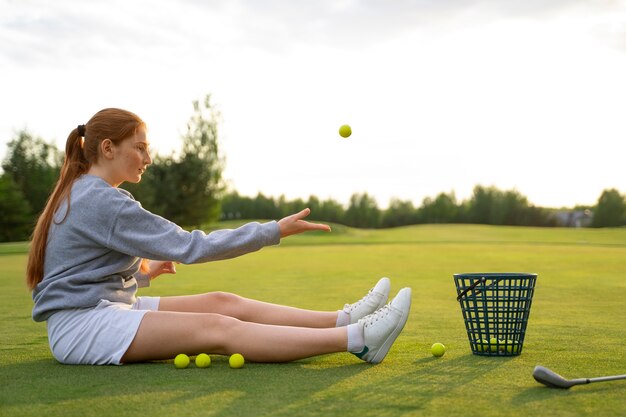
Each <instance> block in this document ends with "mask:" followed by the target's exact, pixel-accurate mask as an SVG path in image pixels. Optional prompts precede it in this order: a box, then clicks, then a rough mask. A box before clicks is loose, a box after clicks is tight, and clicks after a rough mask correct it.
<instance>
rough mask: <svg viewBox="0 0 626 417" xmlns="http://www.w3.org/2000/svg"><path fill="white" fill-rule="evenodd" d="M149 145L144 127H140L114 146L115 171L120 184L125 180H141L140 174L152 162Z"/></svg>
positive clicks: (135, 181) (136, 181)
mask: <svg viewBox="0 0 626 417" xmlns="http://www.w3.org/2000/svg"><path fill="white" fill-rule="evenodd" d="M149 147H150V143H149V142H148V139H147V138H146V129H145V128H144V127H140V128H139V129H137V133H135V134H134V135H133V136H131V137H129V138H127V139H124V140H123V141H122V142H121V143H120V144H119V145H117V146H115V155H116V157H115V171H116V173H117V176H118V177H119V178H118V179H119V180H120V184H121V183H122V182H125V181H128V182H132V183H138V182H139V181H141V175H142V174H143V173H144V172H145V171H146V168H148V165H150V164H151V163H152V158H151V157H150V150H149Z"/></svg>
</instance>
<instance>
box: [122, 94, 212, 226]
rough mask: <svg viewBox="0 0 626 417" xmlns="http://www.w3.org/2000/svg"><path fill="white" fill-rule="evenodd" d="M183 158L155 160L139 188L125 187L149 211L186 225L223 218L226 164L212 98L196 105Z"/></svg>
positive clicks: (189, 123)
mask: <svg viewBox="0 0 626 417" xmlns="http://www.w3.org/2000/svg"><path fill="white" fill-rule="evenodd" d="M193 111H194V112H193V115H192V116H191V117H190V119H189V121H188V122H187V133H186V134H185V135H184V136H183V138H182V140H183V145H182V151H181V153H180V155H179V156H175V155H171V156H169V157H165V158H163V157H155V159H154V161H153V164H152V166H151V167H150V168H149V169H148V170H147V171H146V174H145V175H144V181H142V183H140V184H139V185H133V184H129V185H127V186H125V188H127V189H128V190H129V191H131V193H133V195H135V196H136V197H137V199H138V200H141V201H142V202H143V204H144V205H145V207H146V208H147V209H148V210H151V211H153V212H155V213H157V214H160V215H162V216H163V217H165V218H167V219H169V220H171V221H173V222H175V223H177V224H180V225H184V226H195V227H201V226H202V225H203V224H206V223H210V222H214V221H216V220H217V219H218V218H219V217H220V213H221V208H220V200H221V197H222V193H223V191H224V184H223V180H222V171H223V165H224V161H223V159H222V158H221V156H220V153H219V147H218V145H219V143H218V123H219V119H220V115H219V112H218V111H217V110H216V108H215V107H214V106H213V105H212V104H211V96H210V95H207V96H205V98H204V100H203V101H194V102H193Z"/></svg>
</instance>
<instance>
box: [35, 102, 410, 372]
mask: <svg viewBox="0 0 626 417" xmlns="http://www.w3.org/2000/svg"><path fill="white" fill-rule="evenodd" d="M65 154H66V155H65V161H64V164H63V167H62V169H61V174H60V178H59V180H58V183H57V184H56V187H55V189H54V191H53V192H52V195H51V196H50V198H49V200H48V203H47V204H46V207H45V209H44V211H43V212H42V214H41V216H40V218H39V220H38V222H37V226H36V228H35V230H34V233H33V239H32V242H31V247H30V253H29V259H28V267H27V280H28V285H29V287H30V289H31V290H33V300H34V302H35V305H34V308H33V318H34V320H36V321H46V322H47V329H48V339H49V342H50V348H51V350H52V353H53V355H54V356H55V357H56V359H57V360H59V361H60V362H62V363H71V364H122V363H129V362H140V361H149V360H159V359H169V358H172V357H174V356H175V355H176V354H178V353H187V354H190V355H194V354H198V353H201V352H206V353H213V354H223V355H228V354H232V353H234V352H239V353H242V354H243V355H244V356H245V357H246V358H247V359H248V360H250V361H256V362H282V361H291V360H296V359H301V358H306V357H310V356H314V355H320V354H325V353H331V352H345V351H349V352H352V353H354V354H355V355H357V356H359V357H360V358H362V359H363V360H365V361H368V362H371V363H378V362H380V361H382V360H383V358H384V357H385V355H386V354H387V352H388V350H389V348H390V347H391V344H392V343H393V342H394V341H395V339H396V337H397V336H398V334H399V333H400V331H401V330H402V328H403V327H404V324H405V322H406V320H407V317H408V313H409V309H410V304H411V291H410V289H409V288H406V289H403V290H401V291H400V292H399V293H398V295H397V296H396V298H394V299H393V300H392V301H391V302H390V303H389V304H387V305H385V303H386V302H387V298H388V294H389V280H388V279H387V278H383V279H381V280H380V281H379V282H378V283H377V284H376V286H375V287H374V288H372V290H370V292H369V293H368V294H366V295H365V297H363V298H362V299H361V300H359V301H358V302H356V303H353V304H346V305H345V307H344V308H343V309H342V310H339V311H334V312H322V311H310V310H302V309H297V308H292V307H287V306H280V305H275V304H268V303H264V302H260V301H255V300H250V299H246V298H243V297H239V296H237V295H234V294H228V293H223V292H212V293H206V294H200V295H190V296H178V297H136V292H137V288H138V287H142V286H147V285H148V284H149V282H150V280H151V279H154V278H156V277H157V276H159V275H161V274H163V273H175V272H176V270H175V267H174V264H175V262H182V263H185V264H191V263H199V262H208V261H215V260H220V259H228V258H233V257H236V256H240V255H243V254H245V253H248V252H253V251H257V250H259V249H261V248H263V247H264V246H267V245H276V244H278V243H279V242H280V239H281V238H284V237H287V236H290V235H294V234H298V233H303V232H307V231H311V230H322V231H330V228H329V227H328V226H327V225H323V224H315V223H310V222H307V221H305V220H304V219H305V217H306V216H307V215H308V214H309V210H308V209H305V210H303V211H301V212H299V213H297V214H294V215H291V216H288V217H285V218H284V219H281V220H279V221H278V222H276V221H272V222H268V223H264V224H260V223H256V222H254V223H248V224H246V225H244V226H242V227H240V228H238V229H235V230H219V231H215V232H212V233H210V234H208V235H206V234H205V233H203V232H202V231H199V230H194V231H192V232H187V231H184V230H183V229H182V228H180V227H179V226H177V225H176V224H174V223H172V222H170V221H168V220H166V219H164V218H162V217H160V216H157V215H154V214H152V213H150V212H148V211H146V210H144V209H143V208H142V207H141V205H140V204H139V203H138V202H137V201H135V200H134V199H133V197H132V195H131V194H130V193H129V192H127V191H125V190H123V189H121V188H118V187H119V185H120V184H122V183H123V182H126V181H128V182H132V183H138V182H139V181H140V180H141V176H142V174H143V173H144V172H145V170H146V168H147V167H148V165H150V164H151V162H152V159H151V157H150V152H149V142H148V139H147V137H146V126H145V123H144V122H143V121H142V120H141V119H140V118H139V117H138V116H136V115H135V114H133V113H131V112H128V111H125V110H120V109H112V108H111V109H104V110H102V111H100V112H98V113H96V114H95V115H94V116H93V117H92V118H91V119H90V120H89V122H88V123H87V124H86V125H79V126H78V127H77V128H76V129H74V130H73V131H72V132H71V133H70V135H69V137H68V139H67V143H66V148H65ZM182 203H184V202H182ZM148 259H149V260H150V261H147V260H148Z"/></svg>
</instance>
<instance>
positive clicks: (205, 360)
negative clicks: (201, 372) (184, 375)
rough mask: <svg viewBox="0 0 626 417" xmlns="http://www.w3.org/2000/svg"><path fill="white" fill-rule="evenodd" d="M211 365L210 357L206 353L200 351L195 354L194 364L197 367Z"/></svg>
mask: <svg viewBox="0 0 626 417" xmlns="http://www.w3.org/2000/svg"><path fill="white" fill-rule="evenodd" d="M209 365H211V357H210V356H209V355H207V354H206V353H201V354H199V355H198V356H196V366H197V367H198V368H208V367H209Z"/></svg>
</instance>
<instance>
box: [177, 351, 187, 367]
mask: <svg viewBox="0 0 626 417" xmlns="http://www.w3.org/2000/svg"><path fill="white" fill-rule="evenodd" d="M174 366H175V367H176V368H177V369H184V368H186V367H188V366H189V356H187V355H185V354H184V353H181V354H179V355H176V357H175V358H174Z"/></svg>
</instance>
